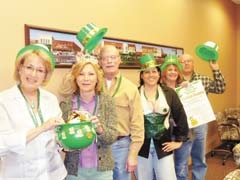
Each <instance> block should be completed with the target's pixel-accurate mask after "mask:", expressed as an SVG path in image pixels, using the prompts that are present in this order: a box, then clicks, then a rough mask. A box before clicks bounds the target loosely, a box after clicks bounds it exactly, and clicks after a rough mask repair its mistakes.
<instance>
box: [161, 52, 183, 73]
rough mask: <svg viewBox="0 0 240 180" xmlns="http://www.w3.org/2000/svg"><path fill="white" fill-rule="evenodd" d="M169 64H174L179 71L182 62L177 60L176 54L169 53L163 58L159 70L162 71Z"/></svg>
mask: <svg viewBox="0 0 240 180" xmlns="http://www.w3.org/2000/svg"><path fill="white" fill-rule="evenodd" d="M170 64H173V65H176V66H177V67H178V69H179V70H180V71H182V69H183V67H182V64H181V63H180V62H179V60H178V57H177V55H176V54H169V55H167V56H166V57H165V58H164V62H163V64H162V65H161V67H160V68H161V71H164V69H165V68H166V67H167V66H168V65H170Z"/></svg>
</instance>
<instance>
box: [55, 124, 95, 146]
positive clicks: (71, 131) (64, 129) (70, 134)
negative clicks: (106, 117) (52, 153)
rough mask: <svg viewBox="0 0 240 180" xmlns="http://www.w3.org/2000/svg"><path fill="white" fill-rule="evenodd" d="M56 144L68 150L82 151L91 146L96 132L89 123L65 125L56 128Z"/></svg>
mask: <svg viewBox="0 0 240 180" xmlns="http://www.w3.org/2000/svg"><path fill="white" fill-rule="evenodd" d="M56 133H57V140H58V142H59V143H60V144H61V145H62V146H63V147H64V148H65V149H68V150H77V149H83V148H86V147H88V146H90V145H91V144H92V142H93V141H94V140H95V138H96V131H95V129H94V127H93V124H92V123H91V122H89V121H82V122H79V123H73V124H71V123H66V124H62V125H60V126H58V127H57V128H56Z"/></svg>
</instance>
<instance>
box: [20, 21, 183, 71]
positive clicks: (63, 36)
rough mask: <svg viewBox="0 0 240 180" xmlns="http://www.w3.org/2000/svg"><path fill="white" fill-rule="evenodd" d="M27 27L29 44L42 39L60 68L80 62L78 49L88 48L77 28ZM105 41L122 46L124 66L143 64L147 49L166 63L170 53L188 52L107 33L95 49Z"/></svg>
mask: <svg viewBox="0 0 240 180" xmlns="http://www.w3.org/2000/svg"><path fill="white" fill-rule="evenodd" d="M24 30H25V45H28V44H37V43H41V44H45V45H46V46H48V48H49V50H51V51H52V53H53V54H54V57H55V59H56V67H57V68H69V67H71V66H72V64H74V63H75V62H76V58H75V55H76V53H77V52H81V51H83V49H84V47H83V46H82V44H81V43H80V42H79V41H78V40H77V38H76V35H77V32H74V31H66V30H59V29H54V28H46V27H39V26H33V25H28V24H25V26H24ZM105 44H112V45H114V46H116V47H117V48H118V49H119V52H120V55H121V59H122V63H121V65H120V68H122V69H138V68H139V67H140V65H139V58H140V57H141V56H142V55H144V54H146V53H152V54H153V55H154V56H155V58H156V60H157V61H158V63H162V62H163V58H164V57H165V56H166V55H167V54H177V55H181V54H183V52H184V50H183V48H180V47H174V46H167V45H160V44H154V43H146V42H140V41H133V40H125V39H116V38H112V37H104V38H103V40H102V41H101V43H100V44H99V45H98V47H96V48H95V49H94V52H93V53H94V54H95V55H98V53H99V50H100V48H101V47H102V46H103V45H105Z"/></svg>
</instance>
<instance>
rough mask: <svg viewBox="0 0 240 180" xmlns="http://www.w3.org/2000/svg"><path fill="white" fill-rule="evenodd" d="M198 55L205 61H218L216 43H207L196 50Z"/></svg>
mask: <svg viewBox="0 0 240 180" xmlns="http://www.w3.org/2000/svg"><path fill="white" fill-rule="evenodd" d="M195 52H196V54H197V55H198V56H199V57H200V58H201V59H203V60H205V61H217V60H218V45H217V44H216V43H215V42H212V41H207V42H205V43H204V44H200V45H198V46H197V47H196V49H195Z"/></svg>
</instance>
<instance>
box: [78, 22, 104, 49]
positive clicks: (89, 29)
mask: <svg viewBox="0 0 240 180" xmlns="http://www.w3.org/2000/svg"><path fill="white" fill-rule="evenodd" d="M106 32H107V28H101V29H100V28H98V27H97V26H96V25H95V24H93V23H89V24H87V25H85V26H84V27H83V28H82V29H81V30H80V31H79V33H78V34H77V39H78V40H79V41H80V43H81V44H82V45H83V47H84V51H87V52H89V53H90V52H91V51H92V50H93V49H94V48H95V47H96V46H97V45H98V43H99V42H100V41H101V40H102V38H103V36H104V35H105V34H106Z"/></svg>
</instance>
